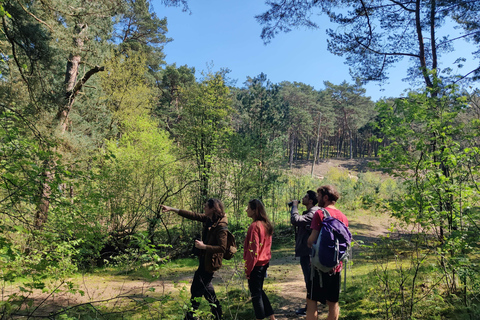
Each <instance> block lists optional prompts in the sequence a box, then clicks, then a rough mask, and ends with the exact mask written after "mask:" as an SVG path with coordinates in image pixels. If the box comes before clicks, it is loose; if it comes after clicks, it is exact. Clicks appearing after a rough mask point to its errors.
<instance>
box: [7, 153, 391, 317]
mask: <svg viewBox="0 0 480 320" xmlns="http://www.w3.org/2000/svg"><path fill="white" fill-rule="evenodd" d="M367 162H368V160H364V161H362V160H360V161H358V160H342V161H340V160H329V161H328V162H324V163H321V164H320V165H317V166H316V169H315V174H316V175H317V176H321V175H322V174H323V173H326V172H327V171H328V170H329V168H330V167H341V168H345V169H347V170H353V171H354V172H359V171H365V170H368V169H367V168H368V166H367ZM296 170H302V171H307V170H309V168H305V166H303V167H301V166H300V167H298V168H296ZM307 172H308V173H310V171H307ZM348 218H349V223H350V230H351V232H352V234H353V235H354V240H355V241H357V242H358V241H359V240H360V241H361V242H363V243H365V244H368V243H372V242H373V241H375V240H376V239H378V237H379V236H385V235H387V233H388V229H389V228H390V226H391V223H392V220H391V218H389V217H388V216H383V215H367V214H364V213H362V212H360V213H355V214H353V216H349V217H348ZM290 242H292V241H290ZM361 250H362V249H361V248H360V247H359V246H354V247H353V261H355V258H356V257H357V256H358V255H359V254H360V252H361ZM272 253H273V258H272V260H271V262H270V267H269V269H268V278H267V280H266V282H265V289H266V292H267V295H270V294H272V295H274V296H275V298H274V299H273V301H275V302H276V303H273V304H274V308H275V314H276V318H277V319H279V320H280V319H295V318H303V317H299V316H297V315H296V314H295V310H296V309H298V308H300V307H302V306H304V305H305V292H306V291H305V283H304V280H303V274H302V271H301V268H300V262H299V260H298V259H295V258H294V248H293V246H290V247H285V246H280V247H277V248H275V250H272ZM237 256H238V258H239V261H240V260H241V253H237ZM350 268H352V267H349V269H350ZM353 268H354V267H353ZM194 270H195V267H194V266H191V267H189V268H186V269H185V268H183V269H176V268H175V269H174V271H172V272H171V273H169V274H168V275H167V276H165V277H160V280H155V281H151V280H146V279H145V278H144V277H141V276H139V275H138V274H137V275H134V274H126V275H125V274H118V275H114V274H105V273H101V274H87V275H84V276H78V277H76V278H72V279H70V280H71V281H72V283H74V284H75V286H76V287H77V288H78V289H79V290H81V291H83V292H84V295H80V294H79V293H69V292H65V291H63V290H60V291H58V292H57V293H55V294H47V293H41V292H35V293H34V294H33V295H32V296H30V297H31V298H33V299H34V305H39V308H38V309H37V310H35V312H34V313H33V315H35V316H37V317H38V316H40V317H41V316H47V315H48V314H51V313H52V312H53V313H55V312H57V311H58V310H60V309H64V308H69V307H74V306H78V305H82V304H84V305H89V306H91V307H92V308H95V305H96V304H99V305H100V304H103V305H104V304H105V303H108V304H110V305H112V304H113V305H115V304H117V305H118V307H120V306H123V307H125V306H126V305H127V304H128V303H131V302H132V301H134V300H135V299H136V298H139V299H141V298H142V297H145V296H151V297H158V296H159V295H168V294H171V295H172V296H175V295H177V296H178V295H179V294H180V291H181V289H182V288H183V290H184V293H183V294H184V296H186V297H188V295H189V293H188V292H189V288H190V283H191V281H192V277H193V272H194ZM239 270H242V266H241V264H240V263H239V264H238V265H236V266H232V263H230V264H228V263H227V266H226V267H224V268H222V269H221V270H220V271H219V272H217V273H216V275H215V278H214V281H213V284H214V286H215V288H217V287H219V288H222V287H224V288H225V290H228V283H229V281H230V280H231V279H233V273H236V274H237V275H238V274H239ZM348 272H351V270H349V271H347V286H348ZM237 279H240V280H237V282H235V286H236V287H237V288H238V287H242V290H243V291H244V292H246V290H247V283H246V280H241V277H238V276H237ZM239 283H241V284H240V286H239V285H238V284H239ZM152 288H153V289H152ZM10 289H13V288H10ZM8 291H9V290H8V288H6V291H5V292H8ZM187 300H188V299H187ZM275 304H276V305H275ZM244 308H251V302H250V301H248V300H247V301H245V304H244ZM326 311H327V309H326V308H323V307H322V306H320V307H319V315H320V319H322V318H325V317H326ZM229 312H230V313H232V310H229ZM239 319H240V318H239Z"/></svg>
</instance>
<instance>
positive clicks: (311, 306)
mask: <svg viewBox="0 0 480 320" xmlns="http://www.w3.org/2000/svg"><path fill="white" fill-rule="evenodd" d="M317 196H318V205H319V206H320V207H323V208H324V209H325V210H327V211H328V213H329V214H330V216H332V217H333V218H335V219H338V220H340V221H341V222H343V224H345V226H347V227H348V219H347V217H346V216H345V215H344V214H343V213H342V212H341V211H340V210H338V209H337V208H336V207H335V203H336V202H337V200H338V198H340V194H339V193H338V191H337V190H336V189H335V187H334V186H331V185H326V186H321V187H320V188H318V190H317ZM323 218H324V215H323V211H322V210H317V212H315V214H314V215H313V218H312V225H311V229H312V234H311V235H310V237H309V238H308V241H307V245H308V247H309V248H311V247H312V246H313V244H314V243H315V242H316V241H317V238H318V235H319V234H320V229H322V221H323ZM342 267H343V264H342V263H341V262H340V264H339V265H338V266H337V267H336V268H335V269H334V270H333V271H331V272H329V273H324V272H320V271H317V270H311V272H314V275H313V280H309V283H308V286H307V320H317V317H318V310H317V302H320V303H322V304H326V305H328V317H327V320H337V319H338V317H339V315H340V306H339V304H338V299H339V296H340V281H341V277H340V271H342Z"/></svg>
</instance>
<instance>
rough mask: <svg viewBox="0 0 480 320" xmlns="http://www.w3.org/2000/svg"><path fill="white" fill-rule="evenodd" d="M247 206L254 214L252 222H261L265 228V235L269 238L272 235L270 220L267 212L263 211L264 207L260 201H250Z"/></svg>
mask: <svg viewBox="0 0 480 320" xmlns="http://www.w3.org/2000/svg"><path fill="white" fill-rule="evenodd" d="M248 206H249V207H250V209H251V210H253V211H254V212H255V213H254V216H253V221H261V222H262V223H263V225H264V226H265V229H266V231H267V234H268V235H269V236H271V235H272V234H273V225H272V223H271V222H270V219H268V216H267V212H266V211H265V206H264V205H263V203H262V201H260V200H258V199H253V200H250V201H249V202H248Z"/></svg>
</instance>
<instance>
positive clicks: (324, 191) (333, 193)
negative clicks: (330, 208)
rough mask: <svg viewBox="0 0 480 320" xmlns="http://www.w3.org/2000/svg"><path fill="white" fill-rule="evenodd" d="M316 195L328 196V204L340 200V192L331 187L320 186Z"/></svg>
mask: <svg viewBox="0 0 480 320" xmlns="http://www.w3.org/2000/svg"><path fill="white" fill-rule="evenodd" d="M317 192H318V194H321V195H322V196H328V200H329V201H330V202H336V201H337V200H338V198H340V192H338V191H337V189H336V188H335V187H334V186H332V185H326V186H321V187H320V188H318V189H317Z"/></svg>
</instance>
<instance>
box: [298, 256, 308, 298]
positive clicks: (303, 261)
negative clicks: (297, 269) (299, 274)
mask: <svg viewBox="0 0 480 320" xmlns="http://www.w3.org/2000/svg"><path fill="white" fill-rule="evenodd" d="M300 265H301V266H302V271H303V279H304V280H305V287H306V288H307V290H308V281H310V256H301V257H300Z"/></svg>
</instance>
